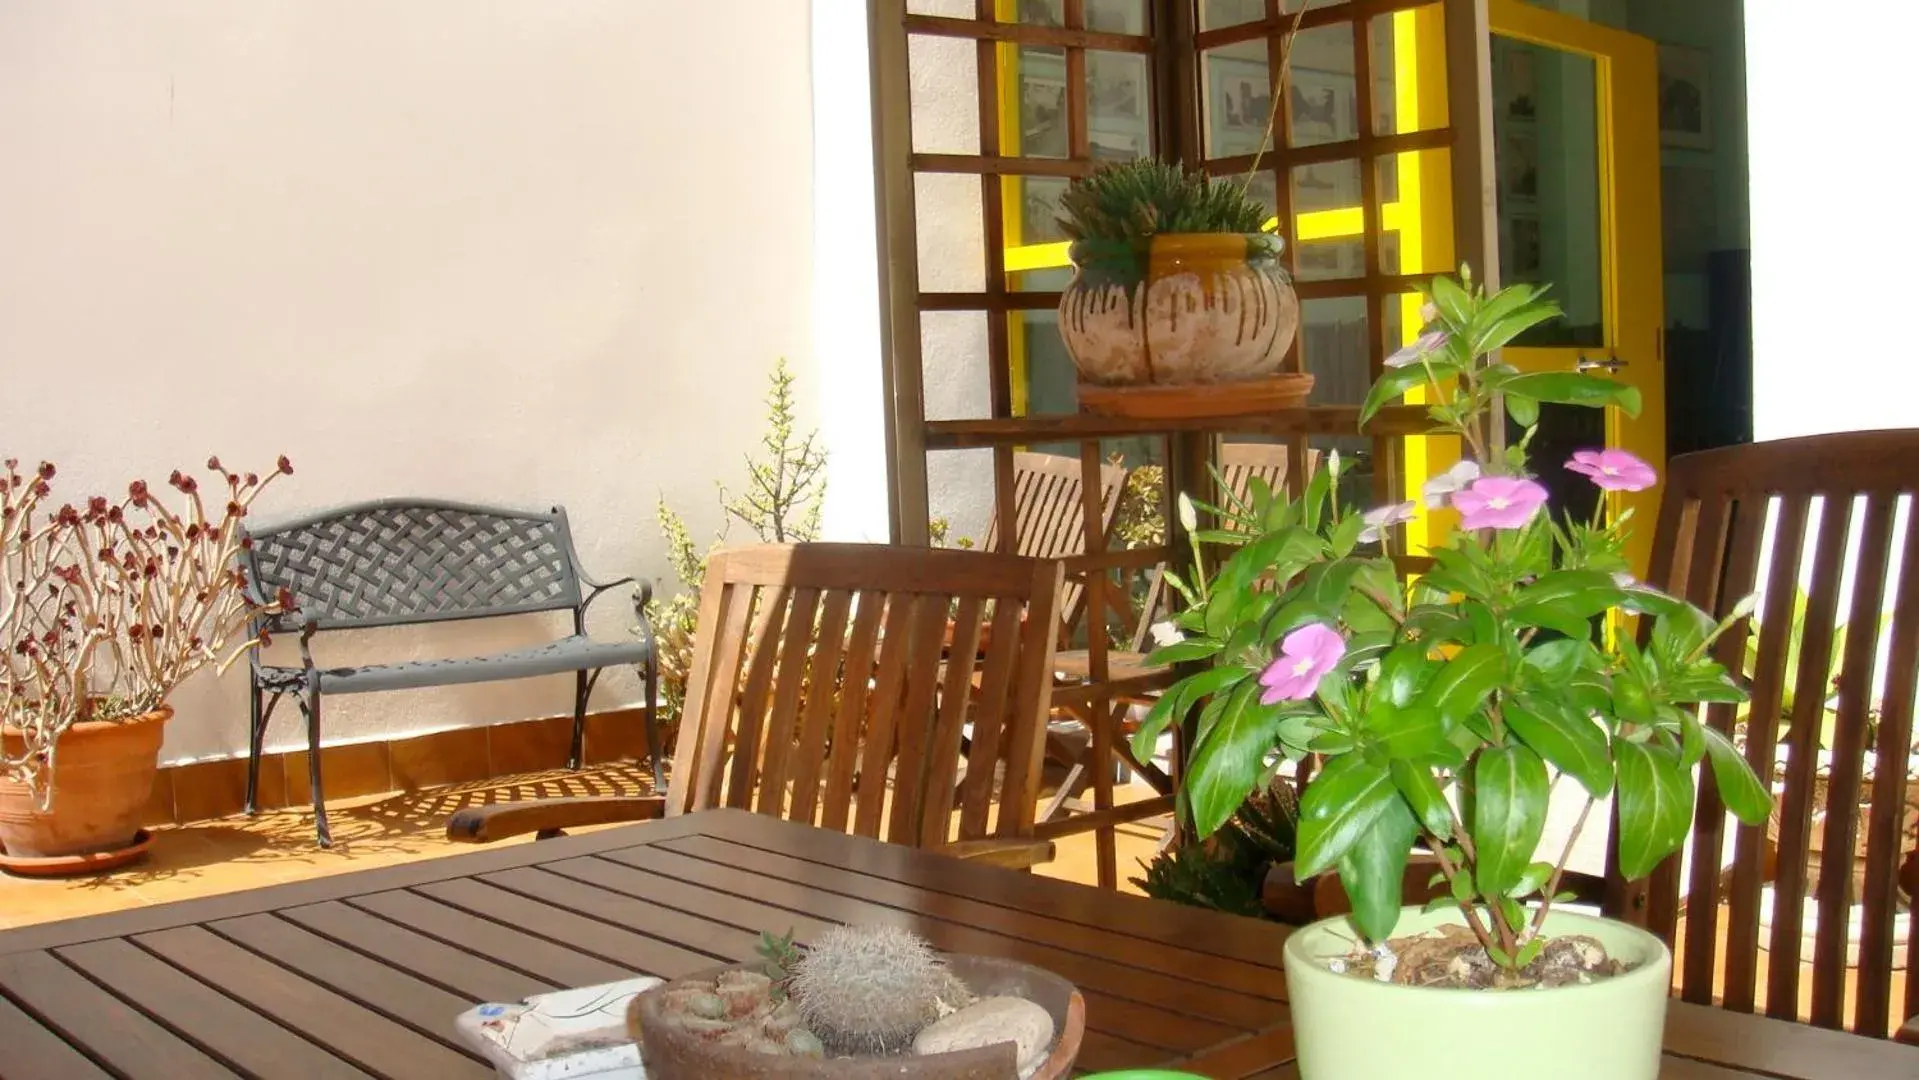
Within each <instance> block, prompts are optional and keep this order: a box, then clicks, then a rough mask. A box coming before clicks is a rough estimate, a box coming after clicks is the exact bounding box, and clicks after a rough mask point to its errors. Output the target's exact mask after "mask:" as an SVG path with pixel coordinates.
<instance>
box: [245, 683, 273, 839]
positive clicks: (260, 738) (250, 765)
mask: <svg viewBox="0 0 1919 1080" xmlns="http://www.w3.org/2000/svg"><path fill="white" fill-rule="evenodd" d="M251 697H252V700H251V702H250V704H251V706H252V707H251V709H250V710H249V715H248V725H249V726H248V728H247V816H248V817H252V816H253V815H254V814H257V813H259V812H260V752H261V749H262V748H263V747H264V746H265V744H266V738H267V722H268V721H270V720H272V719H273V709H274V706H276V705H278V704H280V695H279V694H278V693H275V694H274V695H273V696H272V697H269V698H267V699H266V702H265V704H266V708H265V709H264V710H263V709H262V708H261V700H260V699H261V697H262V694H261V692H260V687H259V686H258V685H255V686H254V687H253V690H252V695H251Z"/></svg>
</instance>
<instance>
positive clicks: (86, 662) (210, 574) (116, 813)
mask: <svg viewBox="0 0 1919 1080" xmlns="http://www.w3.org/2000/svg"><path fill="white" fill-rule="evenodd" d="M207 467H208V469H209V470H210V471H212V472H213V473H215V474H216V475H217V476H218V478H219V483H217V484H214V485H209V487H210V490H207V491H203V490H202V488H201V486H200V482H199V481H198V480H197V479H196V478H194V477H192V476H189V475H186V474H183V473H180V472H175V473H174V474H173V476H172V478H171V486H172V488H173V489H174V490H175V491H176V492H177V493H178V494H179V495H180V496H181V506H180V508H179V509H174V508H172V507H169V506H168V505H167V503H166V501H165V500H164V499H162V498H161V496H160V495H159V494H158V493H156V492H154V491H152V490H150V489H149V488H148V487H147V485H146V483H145V482H144V481H135V482H134V483H133V484H131V485H129V487H128V489H127V493H126V495H125V496H124V497H122V498H120V499H117V500H113V499H108V498H106V497H104V496H94V497H92V498H90V499H88V500H86V502H85V503H84V505H82V506H76V505H73V504H66V505H62V506H60V507H59V508H58V509H49V508H48V505H49V504H48V500H49V499H50V497H51V495H52V487H51V481H52V480H53V477H54V472H55V470H54V467H53V466H52V465H50V464H43V465H41V466H40V467H39V469H37V470H36V471H35V472H34V473H33V474H32V475H30V476H23V475H22V474H21V473H20V472H19V469H18V463H17V462H14V461H8V462H6V463H5V468H4V472H3V473H0V523H3V529H0V539H3V540H4V556H3V557H4V571H5V573H4V581H0V648H4V649H5V652H6V656H5V660H4V662H0V704H3V705H4V712H0V866H4V867H5V868H7V869H9V870H14V871H16V872H26V873H33V872H41V873H48V872H54V873H57V872H69V871H73V870H85V869H101V868H104V867H105V866H106V865H110V864H113V863H114V862H116V861H124V860H125V859H126V858H128V857H130V855H129V853H132V854H137V853H138V850H139V847H138V845H137V844H136V839H137V834H138V833H139V828H140V817H141V814H142V812H143V811H144V810H145V808H146V805H147V801H148V798H149V796H150V795H151V793H152V790H153V778H154V772H155V769H156V768H157V765H158V761H159V754H160V742H161V737H162V733H163V730H164V727H165V724H166V721H167V720H168V719H170V718H171V717H172V715H173V710H172V708H171V707H170V706H169V705H168V704H167V698H168V697H169V696H170V695H171V694H172V692H173V690H174V688H175V687H177V686H179V685H180V684H181V683H182V682H184V681H185V680H186V679H187V678H188V677H190V676H192V675H193V674H194V673H195V672H197V671H199V670H201V669H202V668H206V667H213V668H215V669H220V670H224V669H225V668H226V667H227V666H228V665H230V664H232V663H233V662H234V660H236V659H237V658H239V657H241V656H243V655H245V653H246V650H248V649H249V648H252V647H253V646H254V645H256V644H258V641H257V639H255V638H253V637H252V636H251V635H250V633H249V620H251V619H252V618H254V617H255V616H256V615H260V614H267V613H271V612H274V611H279V610H282V609H283V608H284V607H286V606H290V605H291V602H292V600H291V597H288V596H282V597H279V598H277V599H276V600H275V601H274V602H272V603H269V604H264V605H262V604H256V603H255V602H254V601H253V600H251V599H249V598H248V596H247V592H246V588H245V585H246V581H245V577H244V575H243V573H242V572H241V570H240V569H239V565H238V563H237V562H236V560H235V556H237V555H238V554H239V552H240V549H241V546H242V544H243V543H244V542H245V541H244V540H243V539H242V538H241V535H240V528H239V522H240V519H241V518H243V517H245V516H246V513H247V510H248V508H249V507H250V506H251V505H252V504H253V500H254V499H255V498H257V497H258V496H259V494H260V493H261V492H262V491H263V490H265V489H266V487H267V486H268V485H269V484H271V483H272V482H273V480H274V479H275V478H276V477H278V476H279V475H281V474H283V473H291V472H292V471H293V467H292V465H291V464H289V463H288V461H287V460H286V459H285V458H281V459H280V460H279V463H278V465H277V466H276V468H275V469H274V471H273V472H272V473H269V474H268V475H267V476H265V477H264V478H263V477H260V476H258V475H255V474H252V473H246V474H240V473H234V472H229V471H227V470H226V469H225V468H223V467H222V466H221V465H220V462H219V459H217V458H215V459H212V460H209V461H208V462H207Z"/></svg>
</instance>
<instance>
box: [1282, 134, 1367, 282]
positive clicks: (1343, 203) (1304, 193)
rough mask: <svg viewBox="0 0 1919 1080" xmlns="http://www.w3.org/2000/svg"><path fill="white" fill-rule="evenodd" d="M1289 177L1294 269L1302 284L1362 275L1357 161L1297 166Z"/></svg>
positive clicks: (1363, 258)
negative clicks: (1290, 178)
mask: <svg viewBox="0 0 1919 1080" xmlns="http://www.w3.org/2000/svg"><path fill="white" fill-rule="evenodd" d="M1292 173H1293V239H1294V244H1295V246H1296V249H1297V250H1296V252H1295V253H1296V255H1297V260H1296V262H1295V266H1296V268H1297V272H1298V274H1299V279H1300V280H1301V281H1323V280H1326V279H1328V278H1352V277H1362V276H1364V275H1365V273H1366V247H1365V243H1364V241H1363V239H1362V237H1361V233H1360V225H1361V216H1360V209H1359V207H1360V192H1359V162H1357V161H1327V162H1321V163H1319V164H1315V165H1301V166H1298V167H1296V168H1294V169H1293V170H1292Z"/></svg>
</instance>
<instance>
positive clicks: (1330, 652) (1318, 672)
mask: <svg viewBox="0 0 1919 1080" xmlns="http://www.w3.org/2000/svg"><path fill="white" fill-rule="evenodd" d="M1345 655H1346V639H1345V638H1342V637H1340V636H1339V631H1337V630H1335V629H1333V628H1332V627H1330V626H1327V625H1326V624H1325V623H1307V624H1306V625H1305V626H1302V627H1300V628H1299V629H1297V630H1295V631H1293V632H1292V633H1290V634H1287V635H1286V638H1285V640H1283V641H1281V642H1280V643H1279V656H1277V657H1275V658H1274V660H1273V662H1272V663H1271V664H1268V665H1267V666H1266V670H1265V671H1264V672H1262V673H1261V674H1260V676H1259V684H1260V685H1261V686H1264V687H1265V688H1266V692H1265V693H1263V694H1261V695H1259V701H1260V704H1262V705H1277V704H1279V703H1280V702H1282V701H1305V700H1306V699H1307V698H1310V697H1312V696H1313V695H1314V694H1315V693H1317V692H1318V691H1319V680H1321V679H1323V678H1325V677H1326V673H1327V672H1329V671H1331V670H1333V668H1334V666H1335V665H1337V664H1338V663H1339V658H1340V657H1342V656H1345Z"/></svg>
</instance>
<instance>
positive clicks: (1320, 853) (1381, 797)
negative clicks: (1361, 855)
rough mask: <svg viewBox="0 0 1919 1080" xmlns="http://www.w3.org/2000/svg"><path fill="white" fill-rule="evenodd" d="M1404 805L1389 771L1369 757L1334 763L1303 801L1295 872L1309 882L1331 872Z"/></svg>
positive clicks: (1309, 787) (1351, 757) (1308, 789)
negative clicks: (1397, 806)
mask: <svg viewBox="0 0 1919 1080" xmlns="http://www.w3.org/2000/svg"><path fill="white" fill-rule="evenodd" d="M1398 801H1399V794H1398V791H1397V789H1395V788H1394V787H1393V781H1392V776H1391V775H1390V774H1389V773H1388V772H1387V770H1386V767H1385V766H1383V765H1380V764H1379V763H1377V762H1375V761H1372V760H1370V759H1369V758H1368V757H1367V756H1366V755H1364V754H1346V755H1344V756H1341V757H1336V758H1333V759H1332V760H1331V761H1328V762H1327V763H1326V767H1325V768H1324V769H1321V770H1320V773H1319V775H1318V776H1315V777H1314V778H1313V779H1312V782H1311V783H1309V784H1307V785H1306V791H1305V793H1304V794H1303V795H1301V796H1300V800H1299V851H1298V854H1297V855H1296V856H1295V857H1294V860H1293V863H1294V866H1293V872H1294V874H1295V875H1296V876H1298V877H1299V878H1302V879H1303V878H1308V877H1311V876H1313V875H1314V874H1317V873H1320V872H1321V871H1323V870H1325V869H1327V868H1328V867H1331V866H1332V865H1333V864H1334V863H1337V862H1338V861H1339V860H1340V859H1342V858H1344V857H1345V855H1346V850H1347V849H1348V848H1350V847H1352V846H1353V844H1354V843H1356V842H1357V841H1358V840H1359V838H1360V837H1361V836H1363V835H1365V834H1366V832H1367V831H1368V830H1370V829H1371V828H1372V827H1373V822H1374V821H1376V820H1378V819H1379V816H1380V815H1381V814H1384V813H1385V812H1386V810H1387V808H1388V807H1389V806H1391V805H1392V804H1393V803H1396V802H1398Z"/></svg>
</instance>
